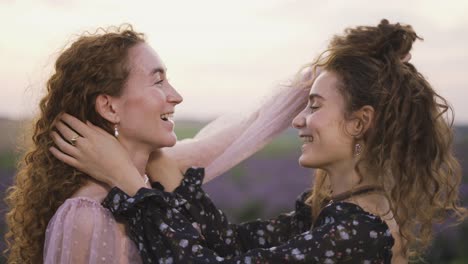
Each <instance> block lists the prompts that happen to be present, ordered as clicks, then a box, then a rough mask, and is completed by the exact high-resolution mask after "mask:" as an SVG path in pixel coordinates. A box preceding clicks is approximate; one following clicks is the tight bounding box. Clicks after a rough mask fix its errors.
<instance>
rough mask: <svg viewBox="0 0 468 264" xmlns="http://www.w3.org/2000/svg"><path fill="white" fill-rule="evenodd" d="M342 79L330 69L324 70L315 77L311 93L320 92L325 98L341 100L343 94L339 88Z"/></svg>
mask: <svg viewBox="0 0 468 264" xmlns="http://www.w3.org/2000/svg"><path fill="white" fill-rule="evenodd" d="M339 84H340V81H339V79H338V76H337V75H336V74H335V73H333V72H330V71H325V70H324V71H322V72H321V73H320V74H319V76H317V78H316V79H315V81H314V83H313V84H312V88H311V90H310V93H311V94H318V95H320V96H322V97H323V98H324V99H325V100H327V101H328V100H341V98H342V96H341V94H340V92H339V90H338V85H339Z"/></svg>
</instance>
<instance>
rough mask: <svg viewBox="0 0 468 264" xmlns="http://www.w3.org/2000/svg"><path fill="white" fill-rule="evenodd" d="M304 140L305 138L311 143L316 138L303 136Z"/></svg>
mask: <svg viewBox="0 0 468 264" xmlns="http://www.w3.org/2000/svg"><path fill="white" fill-rule="evenodd" d="M302 140H304V142H306V143H310V142H313V141H314V138H313V137H311V136H302Z"/></svg>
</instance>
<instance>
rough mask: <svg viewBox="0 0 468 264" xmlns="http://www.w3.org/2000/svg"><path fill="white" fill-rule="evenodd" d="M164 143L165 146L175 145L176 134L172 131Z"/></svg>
mask: <svg viewBox="0 0 468 264" xmlns="http://www.w3.org/2000/svg"><path fill="white" fill-rule="evenodd" d="M164 143H165V144H164V147H173V146H174V145H175V144H176V143H177V136H176V134H175V133H172V134H171V135H169V136H168V137H167V139H166V140H165V142H164Z"/></svg>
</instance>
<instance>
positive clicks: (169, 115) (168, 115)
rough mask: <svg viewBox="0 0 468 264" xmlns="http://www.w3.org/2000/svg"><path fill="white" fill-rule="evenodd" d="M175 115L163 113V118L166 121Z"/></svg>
mask: <svg viewBox="0 0 468 264" xmlns="http://www.w3.org/2000/svg"><path fill="white" fill-rule="evenodd" d="M173 116H174V114H173V113H169V114H163V115H161V119H162V120H164V121H168V120H171V119H172V117H173Z"/></svg>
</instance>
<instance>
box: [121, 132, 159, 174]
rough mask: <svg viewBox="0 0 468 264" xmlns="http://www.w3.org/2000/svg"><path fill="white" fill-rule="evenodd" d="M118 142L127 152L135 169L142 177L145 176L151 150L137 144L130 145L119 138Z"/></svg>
mask: <svg viewBox="0 0 468 264" xmlns="http://www.w3.org/2000/svg"><path fill="white" fill-rule="evenodd" d="M119 141H120V143H121V144H122V146H124V148H125V149H126V150H127V153H128V154H129V156H130V159H131V160H132V162H133V165H135V167H136V169H137V170H138V172H139V173H140V175H141V176H142V177H143V176H144V175H145V174H146V165H147V164H148V159H149V156H150V154H151V150H150V149H149V148H148V147H147V146H140V145H138V144H134V143H131V142H129V141H127V140H125V139H124V138H119Z"/></svg>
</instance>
